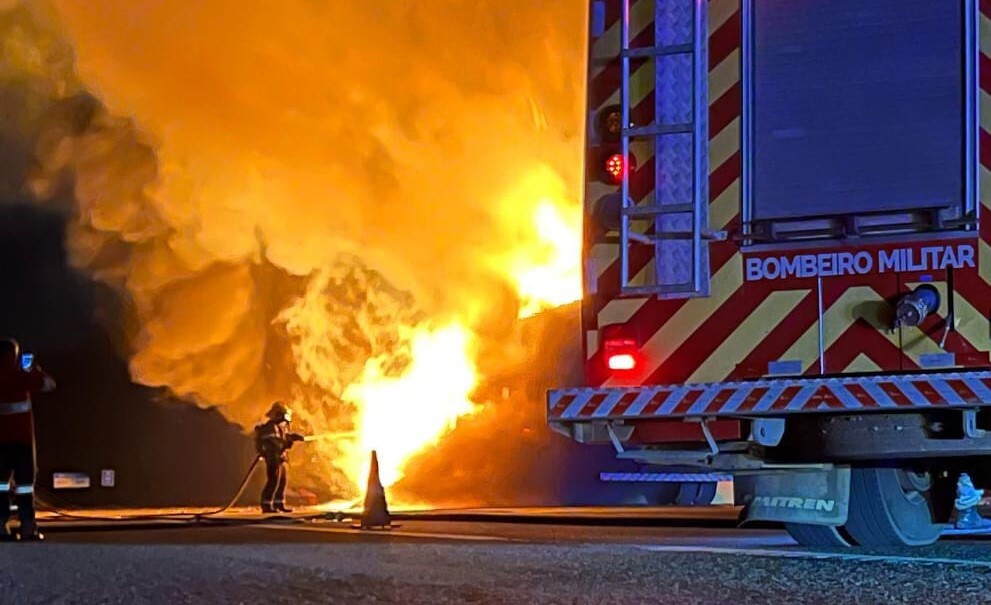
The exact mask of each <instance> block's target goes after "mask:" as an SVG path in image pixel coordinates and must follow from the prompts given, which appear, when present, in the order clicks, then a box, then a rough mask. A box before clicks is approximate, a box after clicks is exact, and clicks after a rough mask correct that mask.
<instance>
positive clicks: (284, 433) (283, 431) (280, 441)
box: [255, 420, 303, 462]
mask: <svg viewBox="0 0 991 605" xmlns="http://www.w3.org/2000/svg"><path fill="white" fill-rule="evenodd" d="M302 440H303V437H302V436H301V435H298V434H296V433H292V432H290V431H289V423H288V422H286V421H284V420H269V421H268V422H266V423H264V424H259V425H258V426H256V427H255V449H256V450H257V451H258V455H260V456H262V457H263V458H265V460H267V461H270V462H271V461H280V462H285V461H286V452H288V451H289V448H291V447H292V446H293V443H295V442H297V441H302Z"/></svg>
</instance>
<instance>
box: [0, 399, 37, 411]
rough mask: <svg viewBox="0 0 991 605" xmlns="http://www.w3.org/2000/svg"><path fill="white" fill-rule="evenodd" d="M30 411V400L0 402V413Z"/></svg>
mask: <svg viewBox="0 0 991 605" xmlns="http://www.w3.org/2000/svg"><path fill="white" fill-rule="evenodd" d="M30 411H31V402H30V401H18V402H15V403H0V414H23V413H24V412H30Z"/></svg>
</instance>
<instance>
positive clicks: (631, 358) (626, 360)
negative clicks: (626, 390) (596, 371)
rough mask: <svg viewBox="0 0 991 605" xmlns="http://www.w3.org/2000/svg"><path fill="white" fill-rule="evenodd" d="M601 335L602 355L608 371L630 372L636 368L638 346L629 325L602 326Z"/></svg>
mask: <svg viewBox="0 0 991 605" xmlns="http://www.w3.org/2000/svg"><path fill="white" fill-rule="evenodd" d="M601 335H602V355H603V357H604V358H605V361H606V367H607V368H609V370H610V371H613V372H630V371H633V370H635V369H637V364H638V361H639V359H638V357H639V348H640V347H639V343H638V342H637V339H636V336H635V335H634V334H633V333H632V330H631V329H630V328H629V326H626V325H622V324H620V325H612V326H603V328H602V334H601Z"/></svg>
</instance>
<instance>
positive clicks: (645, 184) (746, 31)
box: [548, 0, 991, 546]
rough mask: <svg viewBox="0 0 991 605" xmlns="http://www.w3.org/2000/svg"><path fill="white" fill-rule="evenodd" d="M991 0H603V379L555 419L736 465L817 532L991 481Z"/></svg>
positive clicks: (616, 441)
mask: <svg viewBox="0 0 991 605" xmlns="http://www.w3.org/2000/svg"><path fill="white" fill-rule="evenodd" d="M989 19H991V5H989V4H988V3H987V2H978V1H977V0H941V1H940V2H933V1H932V0H788V1H787V2H785V1H779V0H708V1H706V0H592V1H591V3H590V10H589V32H590V38H589V40H590V42H589V62H588V81H589V85H588V116H587V117H588V128H587V154H586V168H587V170H586V172H587V178H586V189H585V208H586V213H585V216H586V221H585V229H584V253H583V256H584V259H583V261H584V269H585V276H584V298H583V304H582V324H583V326H582V329H583V343H584V348H585V353H586V355H585V357H586V361H585V383H584V386H582V387H581V388H561V389H556V390H552V391H550V392H549V393H548V422H549V423H550V425H551V426H552V427H553V428H554V429H555V430H557V431H558V432H561V433H563V434H565V435H568V436H570V437H571V438H573V439H575V440H578V441H580V442H583V443H611V444H612V445H613V447H614V448H615V449H616V451H617V452H618V456H619V457H620V458H623V459H628V460H631V461H635V462H637V463H638V464H643V465H652V466H655V467H675V466H676V467H682V468H684V467H690V468H695V469H699V472H709V473H730V474H732V475H733V477H734V484H735V489H736V491H737V493H736V498H737V501H738V502H742V503H745V506H744V509H743V513H742V514H743V516H744V520H745V521H758V520H760V521H777V522H782V523H784V524H785V526H786V527H787V529H788V531H789V532H790V533H791V535H792V536H793V537H794V538H795V539H796V540H797V541H798V542H800V543H802V544H806V545H847V544H858V545H864V546H883V545H923V544H928V543H932V542H934V541H935V540H936V539H937V538H938V537H939V535H940V533H941V530H942V528H943V527H944V524H945V523H947V522H948V520H949V519H950V517H951V516H952V514H953V496H954V485H955V481H956V477H957V475H958V474H959V473H960V472H961V471H968V472H970V473H971V475H972V476H974V478H975V481H976V482H978V483H980V481H981V480H991V474H989V473H988V472H986V471H984V470H983V468H982V460H983V459H984V457H986V456H988V455H989V453H991V434H989V433H987V432H986V431H987V430H988V429H991V360H989V351H991V247H989V243H991V222H989V219H988V218H987V217H985V216H984V215H985V214H986V213H987V209H986V208H985V205H988V204H989V202H988V198H987V197H983V196H982V195H981V191H980V189H981V184H982V182H984V181H985V178H986V177H988V176H989V175H991V173H989V172H988V171H987V170H988V168H991V152H989V153H988V154H987V156H986V157H983V158H982V153H981V151H982V148H983V147H984V146H985V145H987V144H988V141H991V109H988V110H986V111H982V109H984V108H985V106H986V104H987V103H988V99H991V97H988V96H987V93H989V92H991V59H989V55H991V33H989V32H991V20H989Z"/></svg>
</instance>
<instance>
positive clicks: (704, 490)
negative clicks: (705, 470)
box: [675, 481, 717, 506]
mask: <svg viewBox="0 0 991 605" xmlns="http://www.w3.org/2000/svg"><path fill="white" fill-rule="evenodd" d="M680 485H681V486H680V488H679V489H678V495H677V497H676V499H675V504H677V505H678V506H708V505H710V504H712V501H713V500H714V499H715V498H716V488H717V484H716V483H715V482H714V481H705V482H685V483H682V484H680Z"/></svg>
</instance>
